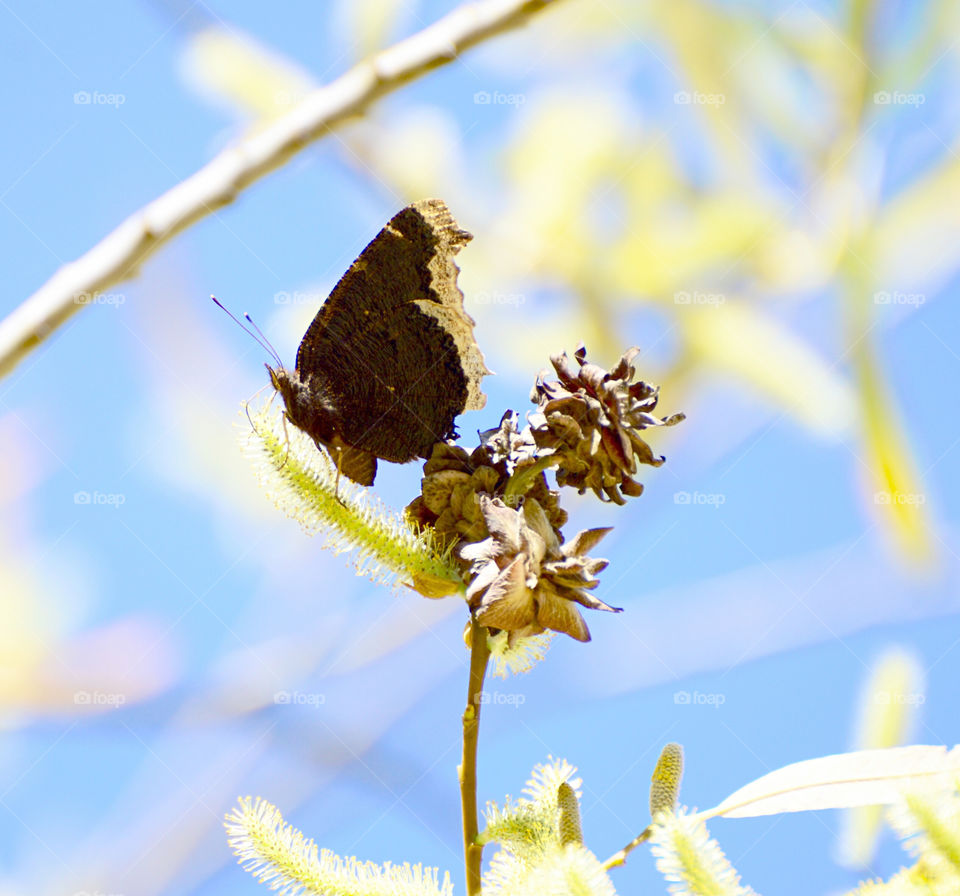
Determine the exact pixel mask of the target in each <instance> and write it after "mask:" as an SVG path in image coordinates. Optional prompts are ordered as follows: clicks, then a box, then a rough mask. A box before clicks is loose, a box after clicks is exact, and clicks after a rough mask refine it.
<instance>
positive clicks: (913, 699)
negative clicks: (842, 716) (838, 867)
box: [837, 647, 924, 868]
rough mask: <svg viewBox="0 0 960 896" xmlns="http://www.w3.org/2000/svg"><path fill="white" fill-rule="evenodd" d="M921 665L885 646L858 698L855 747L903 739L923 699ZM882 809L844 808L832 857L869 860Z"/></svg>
mask: <svg viewBox="0 0 960 896" xmlns="http://www.w3.org/2000/svg"><path fill="white" fill-rule="evenodd" d="M923 700H924V694H923V670H922V667H921V665H920V661H919V659H918V657H917V656H916V655H915V654H914V653H912V652H910V651H907V650H904V649H903V648H900V647H892V648H890V649H888V650H886V651H885V652H884V653H883V654H882V655H881V656H880V657H879V658H878V659H877V660H876V662H874V663H873V665H872V667H871V669H870V674H869V676H868V678H867V680H866V682H865V685H864V687H863V690H862V693H861V695H860V700H859V708H858V714H859V719H858V722H857V732H856V737H855V740H854V745H853V748H854V749H855V750H872V749H882V748H885V747H897V746H901V745H903V744H905V743H907V742H908V741H909V740H910V739H911V737H912V732H913V729H914V728H915V727H916V717H917V710H918V709H919V707H920V705H921V704H922V703H923ZM882 820H883V810H882V808H881V807H880V806H859V807H856V808H854V809H850V810H848V811H847V812H846V813H845V816H844V822H843V831H842V833H841V835H840V839H839V842H838V844H837V861H838V862H840V864H842V865H844V866H846V867H848V868H863V867H865V866H867V865H868V864H869V863H870V862H871V861H872V859H873V855H874V852H875V850H876V845H877V838H878V836H879V834H880V825H881V822H882Z"/></svg>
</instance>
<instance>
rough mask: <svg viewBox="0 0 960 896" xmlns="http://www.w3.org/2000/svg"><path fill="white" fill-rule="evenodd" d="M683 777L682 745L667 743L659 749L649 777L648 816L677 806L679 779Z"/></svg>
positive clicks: (652, 816) (654, 816)
mask: <svg viewBox="0 0 960 896" xmlns="http://www.w3.org/2000/svg"><path fill="white" fill-rule="evenodd" d="M682 778H683V747H681V746H680V744H673V743H670V744H667V745H666V746H665V747H664V748H663V749H662V750H661V751H660V758H659V759H658V760H657V766H656V768H655V769H654V770H653V776H652V777H651V778H650V817H651V818H656V817H657V813H658V812H661V811H662V810H664V809H669V810H673V809H676V807H677V800H678V799H679V797H680V781H681V780H682Z"/></svg>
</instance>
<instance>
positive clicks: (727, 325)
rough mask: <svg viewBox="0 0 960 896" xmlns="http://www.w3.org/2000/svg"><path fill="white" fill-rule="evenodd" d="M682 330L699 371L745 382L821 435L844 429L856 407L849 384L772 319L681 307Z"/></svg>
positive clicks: (726, 306) (736, 308) (732, 309)
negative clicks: (717, 372)
mask: <svg viewBox="0 0 960 896" xmlns="http://www.w3.org/2000/svg"><path fill="white" fill-rule="evenodd" d="M725 298H727V299H729V297H725ZM679 326H680V328H681V330H682V332H683V337H684V341H685V344H686V346H687V349H688V351H689V352H690V354H691V357H692V358H693V359H694V360H695V362H696V363H697V364H698V365H700V366H702V367H704V368H705V369H707V370H711V369H713V368H719V369H721V370H723V371H726V372H727V373H731V374H733V375H735V376H737V377H739V378H741V379H742V380H744V381H745V382H747V383H749V384H750V385H751V386H753V387H754V389H756V390H757V391H758V392H759V393H760V394H761V395H765V396H766V397H767V398H768V399H769V400H771V401H772V402H773V403H774V404H775V405H776V406H777V407H782V408H783V409H784V410H785V411H786V412H788V413H790V414H792V415H793V416H794V417H796V418H797V419H798V420H799V421H800V422H801V423H803V424H804V425H806V426H808V427H809V428H810V429H812V430H814V431H815V432H818V433H819V434H821V435H825V436H826V435H829V436H836V435H838V434H840V433H842V432H843V431H844V430H845V429H846V427H847V425H848V423H849V421H850V418H851V415H852V413H853V407H854V402H853V394H852V392H851V390H850V387H849V385H848V384H847V382H846V380H845V379H844V378H843V377H842V376H840V374H839V373H838V372H837V371H836V370H835V369H834V368H833V367H832V366H831V365H829V364H827V362H826V361H825V360H824V359H822V358H821V357H820V356H819V355H817V354H816V353H815V352H814V351H813V349H811V348H810V347H809V346H807V345H806V344H805V343H803V342H801V341H800V340H799V339H798V338H797V337H796V336H795V335H794V334H793V333H792V332H791V331H790V330H789V329H787V328H786V327H785V326H784V325H783V324H781V323H779V322H778V321H776V320H775V319H774V318H772V317H769V316H766V315H764V314H762V313H760V312H759V311H757V310H756V309H754V308H752V307H751V306H750V305H747V304H745V303H743V302H740V301H729V300H727V301H724V302H723V303H721V304H718V305H694V304H691V305H685V306H683V311H682V313H681V315H680V317H679Z"/></svg>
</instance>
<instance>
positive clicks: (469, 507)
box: [407, 442, 506, 545]
mask: <svg viewBox="0 0 960 896" xmlns="http://www.w3.org/2000/svg"><path fill="white" fill-rule="evenodd" d="M505 479H506V470H505V469H503V465H502V464H501V465H497V464H493V463H491V462H490V460H489V458H488V456H487V453H486V451H485V450H484V449H483V447H482V446H481V447H480V448H477V449H476V450H475V451H474V452H473V454H467V452H466V451H464V450H463V448H460V447H459V446H457V445H450V444H448V443H447V442H438V443H437V444H436V445H434V446H433V451H432V453H431V455H430V458H429V460H428V461H427V462H426V463H425V464H424V466H423V480H422V481H421V494H420V495H419V496H418V497H417V498H415V499H414V500H413V501H412V502H411V503H410V504H409V505H408V506H407V515H408V516H409V517H410V518H411V519H413V520H414V521H415V522H417V523H419V524H420V525H421V526H430V527H432V528H433V529H434V531H435V532H436V533H437V535H438V536H439V538H440V540H441V541H442V542H443V543H444V544H446V545H451V544H457V543H459V542H475V541H482V540H483V539H484V538H486V537H487V535H488V534H489V533H488V532H487V524H486V523H485V522H484V519H483V514H482V513H481V512H480V501H479V498H478V495H482V494H485V495H494V494H496V491H497V486H498V484H499V483H500V482H501V481H502V480H505Z"/></svg>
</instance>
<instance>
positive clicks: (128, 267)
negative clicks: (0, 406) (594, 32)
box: [0, 0, 557, 376]
mask: <svg viewBox="0 0 960 896" xmlns="http://www.w3.org/2000/svg"><path fill="white" fill-rule="evenodd" d="M556 2H557V0H478V2H474V3H467V4H464V5H463V6H460V7H458V8H457V9H455V10H454V11H453V12H451V13H450V14H449V15H446V16H444V17H443V18H442V19H440V20H439V21H437V22H435V23H434V24H433V25H430V26H429V27H427V28H425V29H424V30H423V31H420V32H418V33H417V34H414V35H413V36H411V37H409V38H407V39H406V40H403V41H400V42H399V43H398V44H395V45H394V46H392V47H389V48H388V49H386V50H383V51H382V52H380V53H378V54H376V55H375V56H373V57H371V58H370V59H368V60H366V61H364V62H362V63H360V64H359V65H357V66H355V67H354V68H352V69H351V70H350V71H348V72H347V73H346V74H344V75H342V76H341V77H339V78H337V80H335V81H333V82H331V83H330V84H327V85H326V86H324V87H321V88H319V89H318V90H315V91H313V93H311V94H309V95H308V96H307V97H305V98H304V100H303V101H302V102H301V103H300V104H298V105H297V106H295V107H294V108H293V109H291V110H290V111H289V112H288V113H287V114H285V115H284V116H283V117H281V118H279V119H277V120H276V121H275V122H274V123H273V124H271V125H270V126H268V127H266V128H265V129H264V130H262V131H259V132H257V133H255V134H252V135H251V136H249V137H247V138H245V139H244V140H242V141H240V142H239V143H236V144H235V145H233V146H230V147H228V148H227V149H225V150H224V151H223V152H221V153H220V154H219V155H217V156H216V157H215V158H213V159H212V160H211V161H210V162H208V163H207V164H206V165H204V166H203V168H201V169H200V170H199V171H197V172H196V174H194V175H192V176H191V177H188V178H187V179H186V180H185V181H182V182H181V183H179V184H177V185H176V186H175V187H173V188H172V189H170V190H168V191H167V192H166V193H164V194H163V195H162V196H160V197H159V198H157V199H155V200H154V201H153V202H151V203H150V204H149V205H146V206H144V207H143V208H142V209H140V210H139V211H138V212H136V213H134V214H133V215H131V216H130V217H129V218H127V220H126V221H124V222H123V223H122V224H121V225H120V226H119V227H117V228H116V230H114V231H113V232H112V233H110V234H108V235H107V236H106V237H105V238H104V239H103V240H101V241H100V242H99V243H98V244H97V245H96V246H94V247H93V248H92V249H90V250H89V251H88V252H87V253H86V254H84V255H82V256H81V257H80V258H78V259H77V260H76V261H73V262H71V263H69V264H66V265H64V266H63V267H62V268H60V270H58V271H57V272H56V273H55V274H54V275H53V277H51V278H50V279H49V280H48V281H47V282H46V283H45V284H44V285H43V286H41V287H40V289H38V290H37V291H36V292H35V293H34V294H33V295H32V296H30V298H28V299H27V300H26V301H25V302H24V303H23V304H22V305H20V306H19V307H18V308H17V309H15V310H14V311H13V312H12V313H11V314H10V315H9V316H8V317H7V318H6V319H4V320H3V321H2V322H0V376H4V375H6V374H7V373H9V372H10V371H11V370H12V369H13V368H14V367H15V366H16V364H17V363H18V362H19V361H20V360H21V359H22V358H24V357H25V356H26V355H27V354H28V353H29V352H30V351H31V350H32V349H33V348H35V347H36V346H37V345H38V344H39V343H40V342H42V341H43V340H44V339H46V338H47V337H48V336H49V335H50V334H51V333H52V332H53V331H54V330H56V328H57V327H59V326H60V325H61V324H62V323H64V321H66V320H67V319H68V318H69V317H70V316H71V315H72V314H73V313H74V312H75V311H77V310H78V309H80V308H82V307H83V306H84V305H87V304H92V303H93V302H92V300H93V298H94V296H95V295H96V294H97V293H98V292H102V291H103V290H104V289H107V288H108V287H110V286H114V285H115V284H117V283H120V282H122V281H123V280H126V279H127V278H129V277H131V276H133V275H134V274H135V273H136V271H137V269H138V268H139V267H140V266H141V265H142V264H143V263H144V262H145V261H146V260H147V259H148V258H149V257H150V256H151V255H153V254H154V253H155V252H156V251H157V250H158V249H159V248H160V246H162V245H163V244H164V243H167V242H169V241H170V240H171V239H173V237H175V236H176V235H177V234H178V233H180V232H181V231H183V230H186V228H188V227H190V226H191V225H192V224H195V223H196V222H197V221H199V220H200V219H201V218H204V217H206V216H207V215H209V214H212V213H213V212H215V211H216V210H217V209H219V208H222V207H223V206H225V205H228V204H229V203H231V202H233V200H234V199H236V198H237V196H239V195H240V193H241V192H243V190H244V189H246V188H247V187H248V186H250V184H252V183H253V182H254V181H256V180H259V179H260V178H261V177H263V176H264V175H265V174H268V173H269V172H271V171H273V170H275V169H276V168H279V167H280V166H281V165H283V164H284V163H285V162H286V161H287V160H288V159H290V158H291V157H292V156H293V155H295V154H296V153H297V152H299V151H300V150H301V149H303V148H304V147H306V146H309V145H310V144H311V143H313V142H314V141H315V140H318V139H320V138H321V137H323V136H324V135H325V134H327V133H328V132H330V131H331V130H333V129H334V128H335V127H337V126H338V125H341V124H342V123H343V122H344V121H345V120H347V119H349V118H353V117H355V116H357V115H359V114H360V113H362V112H364V111H365V110H366V108H367V107H368V106H369V105H370V104H371V103H372V102H373V101H374V100H376V99H379V98H380V97H381V96H383V95H384V94H387V93H390V92H391V91H393V90H396V89H397V88H398V87H400V86H402V85H403V84H405V83H407V82H408V81H411V80H413V79H415V78H417V77H419V76H420V75H422V74H424V73H425V72H428V71H430V70H431V69H434V68H437V67H439V66H441V65H445V64H446V63H448V62H450V61H452V60H453V59H455V58H456V57H457V56H458V55H460V54H461V53H463V52H464V51H465V50H467V49H469V48H470V47H473V46H475V45H476V44H479V43H481V42H482V41H484V40H487V39H488V38H490V37H493V36H495V35H497V34H500V33H502V32H504V31H508V30H510V29H512V28H516V27H517V26H519V25H522V24H523V23H524V22H525V21H526V20H527V19H528V18H529V17H530V16H531V15H533V14H534V13H536V12H538V11H540V10H541V9H543V8H545V7H548V6H551V5H553V4H554V3H556Z"/></svg>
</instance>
